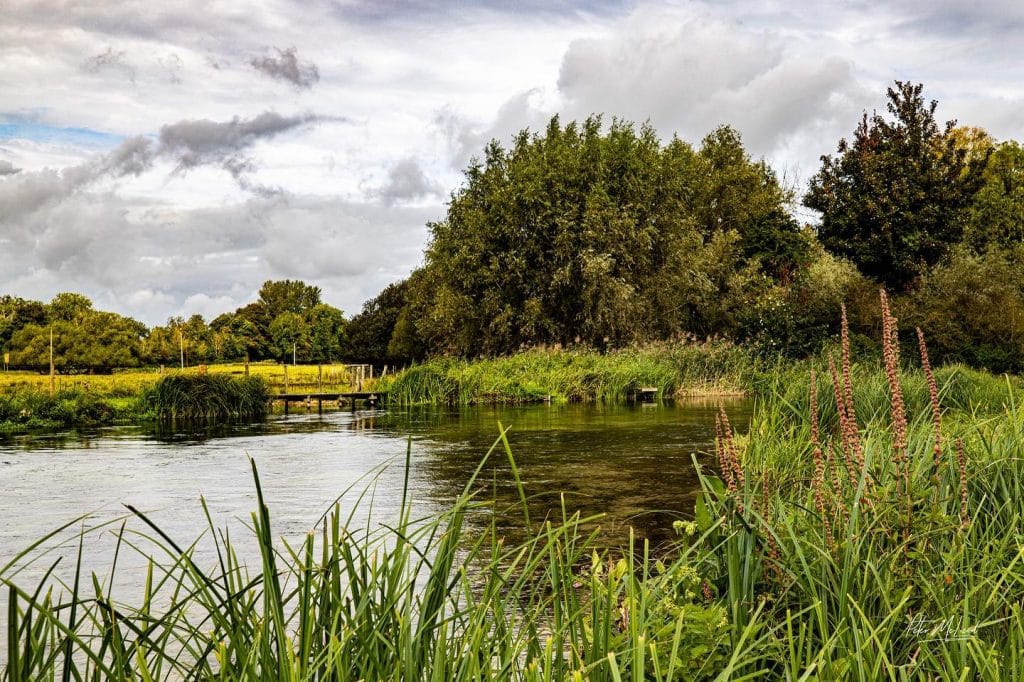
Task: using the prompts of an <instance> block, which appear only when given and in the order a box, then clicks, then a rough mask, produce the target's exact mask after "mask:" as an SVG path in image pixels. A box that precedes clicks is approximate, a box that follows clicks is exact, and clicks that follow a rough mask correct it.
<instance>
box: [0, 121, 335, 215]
mask: <svg viewBox="0 0 1024 682" xmlns="http://www.w3.org/2000/svg"><path fill="white" fill-rule="evenodd" d="M318 120H322V119H320V118H319V117H317V116H315V115H313V114H304V115H300V116H281V115H280V114H277V113H274V112H269V111H268V112H264V113H262V114H260V115H258V116H255V117H253V118H250V119H241V118H238V117H235V118H233V119H232V120H230V121H223V122H218V121H210V120H205V119H203V120H191V121H179V122H178V123H172V124H170V125H165V126H163V127H162V128H161V129H160V135H159V146H155V145H154V144H153V142H152V141H151V140H150V139H149V138H146V137H142V136H137V137H131V138H128V139H126V140H125V141H123V142H122V143H121V144H120V145H118V146H117V147H115V148H114V149H113V150H112V151H110V152H108V153H106V154H103V155H101V156H98V157H95V158H93V159H90V160H88V161H85V162H83V163H81V164H79V165H77V166H70V167H67V168H63V169H61V170H52V169H48V168H47V169H43V170H40V171H35V172H32V173H20V174H18V175H16V176H13V177H11V178H9V180H8V181H6V182H4V183H2V184H0V205H2V206H3V207H4V211H3V213H2V214H0V224H5V223H13V222H14V221H16V220H17V219H18V218H20V217H23V216H25V215H28V214H30V213H33V212H35V211H37V210H39V209H42V208H45V207H49V206H52V205H54V204H56V203H60V202H62V201H64V200H65V199H67V198H69V197H71V196H72V195H74V194H75V193H77V192H79V191H82V190H86V189H88V188H89V187H90V186H92V185H94V184H95V183H97V182H99V181H100V180H103V179H107V178H114V179H116V178H123V177H126V176H138V175H141V174H142V173H144V172H146V171H147V170H149V169H150V168H152V166H153V163H154V161H155V160H157V159H166V160H169V161H171V162H172V163H174V164H175V172H177V173H183V172H186V171H188V170H191V169H193V168H196V167H198V166H201V165H215V166H220V167H221V168H223V169H224V170H225V171H227V172H228V173H230V174H231V176H232V177H233V178H234V179H235V180H236V182H238V184H239V186H240V187H241V188H242V189H244V190H246V191H249V192H251V193H253V194H256V195H258V196H263V197H270V196H274V195H276V194H278V193H279V192H280V190H279V189H277V188H272V187H267V186H265V185H261V184H258V183H255V182H252V181H251V180H250V179H249V177H248V176H249V175H250V174H251V173H252V172H253V171H255V170H256V164H255V162H254V161H252V160H251V159H249V158H248V157H246V156H245V151H246V150H247V149H248V148H249V147H251V146H252V145H253V144H255V143H256V142H258V141H260V140H265V139H270V138H272V137H274V136H276V135H279V134H281V133H284V132H286V131H289V130H294V129H297V128H299V127H301V126H303V125H306V124H309V123H313V122H315V121H318ZM0 171H2V167H0ZM8 174H9V173H8Z"/></svg>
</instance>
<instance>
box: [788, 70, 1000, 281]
mask: <svg viewBox="0 0 1024 682" xmlns="http://www.w3.org/2000/svg"><path fill="white" fill-rule="evenodd" d="M922 90H923V86H921V85H913V84H911V83H903V82H900V81H897V82H896V87H895V88H889V90H888V97H889V102H888V104H887V108H888V111H889V114H890V115H891V116H892V118H893V120H892V121H890V120H887V119H886V118H885V117H883V116H882V115H880V114H877V113H876V114H874V115H873V116H872V117H871V118H870V119H869V118H868V116H867V114H866V113H865V115H864V118H863V119H862V120H861V122H860V124H859V125H858V126H857V129H856V131H854V137H853V141H852V143H848V142H847V141H846V140H845V139H844V140H841V141H840V143H839V148H838V154H837V156H835V157H831V156H826V157H823V158H822V167H821V170H820V171H818V174H817V175H815V176H814V178H813V179H812V180H811V186H810V190H809V191H808V193H807V196H806V197H805V198H804V205H806V206H807V207H809V208H812V209H815V210H817V211H821V214H822V219H821V227H820V229H819V231H818V236H819V238H820V239H821V243H822V244H823V245H824V246H825V248H827V249H828V250H830V251H831V252H833V253H835V254H837V255H839V256H842V257H844V258H849V259H850V260H851V261H853V263H854V264H856V265H857V267H858V268H860V270H861V271H862V272H863V273H864V274H865V275H868V276H869V277H872V278H874V279H876V280H878V281H881V282H884V283H885V284H886V285H888V286H891V287H894V288H896V289H903V288H904V287H906V286H907V285H908V284H909V283H910V282H912V281H913V280H914V279H915V278H917V277H919V276H920V275H921V274H922V273H923V272H924V271H925V268H926V267H927V266H929V265H932V264H934V263H935V262H937V261H938V260H939V259H940V258H941V257H942V256H943V255H944V254H945V253H946V252H947V251H948V249H949V248H950V247H951V246H952V245H954V244H956V243H957V242H959V241H960V239H961V237H962V236H963V233H964V226H965V223H966V222H967V209H968V207H969V206H970V204H971V201H972V199H973V197H974V195H975V193H976V192H977V191H978V190H979V188H980V187H981V186H982V182H983V177H982V173H983V170H984V168H985V162H986V160H987V158H988V154H987V152H985V153H984V154H982V155H980V156H978V155H975V156H973V157H971V158H968V151H967V150H966V149H964V148H963V146H962V145H960V144H958V140H957V137H956V136H955V135H952V134H951V133H952V131H953V129H954V123H953V122H949V123H947V124H946V126H945V129H944V130H941V129H940V128H939V126H938V124H937V123H936V121H935V108H936V102H934V101H932V102H931V103H930V104H926V103H925V101H924V98H923V96H922V94H921V93H922Z"/></svg>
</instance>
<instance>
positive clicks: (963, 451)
mask: <svg viewBox="0 0 1024 682" xmlns="http://www.w3.org/2000/svg"><path fill="white" fill-rule="evenodd" d="M883 305H884V304H883ZM883 311H884V312H883V347H884V355H883V360H882V362H881V364H880V365H875V364H873V363H866V364H863V365H862V364H859V363H857V362H855V361H854V360H853V359H852V358H851V355H850V352H849V345H848V343H845V334H844V343H843V344H841V346H840V347H839V349H837V351H836V353H834V354H833V355H830V356H827V357H822V358H819V359H818V360H817V361H816V362H814V363H809V365H807V366H804V367H799V368H793V369H792V370H790V371H788V372H781V373H779V374H777V375H776V376H775V377H774V380H773V381H774V383H773V384H772V388H765V387H762V389H761V390H760V392H759V395H760V396H761V397H759V399H758V400H757V405H756V408H755V413H754V416H753V417H752V419H751V423H750V429H749V432H748V433H747V434H746V435H744V436H742V437H741V436H738V435H735V433H734V429H733V427H732V425H731V424H730V422H729V415H728V413H727V412H726V411H725V410H724V409H723V410H721V412H720V414H719V418H718V429H717V431H718V433H717V438H716V442H715V447H714V452H713V453H712V454H713V455H714V458H715V462H716V464H715V465H713V466H710V467H708V466H704V467H702V466H701V464H700V460H699V459H697V458H695V460H694V466H695V467H697V468H698V470H699V472H700V484H701V491H702V492H701V495H700V497H699V499H698V502H697V504H696V507H695V509H694V513H693V518H692V520H691V521H680V522H678V523H677V524H676V526H675V529H676V538H677V539H676V541H675V542H673V543H672V544H671V545H669V546H664V547H651V546H648V545H646V544H641V543H636V542H630V543H628V544H627V545H626V546H623V547H613V548H607V547H602V546H600V545H599V544H598V543H596V542H595V540H594V537H595V536H594V535H593V534H592V531H585V530H583V529H584V528H585V527H587V528H589V527H590V526H589V525H587V524H589V523H590V522H592V521H594V519H580V518H579V517H578V516H575V515H572V514H570V513H569V512H568V511H563V513H562V514H560V515H557V516H556V517H555V518H543V519H541V518H531V517H530V514H529V510H528V505H527V504H526V501H527V498H528V495H530V493H531V491H528V490H525V489H524V488H523V486H522V484H521V481H520V479H519V476H518V470H517V468H516V466H515V458H514V455H513V452H512V449H511V447H510V446H509V443H508V440H507V439H506V437H505V434H504V432H501V433H500V435H499V437H498V438H497V439H496V441H495V443H494V446H493V447H492V448H491V450H490V451H489V452H487V453H485V454H484V455H483V457H482V459H481V463H480V466H479V468H478V469H477V474H478V476H474V477H473V479H472V480H470V481H469V482H468V483H467V484H466V486H465V489H464V491H463V494H462V495H461V496H459V497H458V498H457V499H456V500H454V501H453V502H452V504H451V507H450V508H449V509H448V511H447V512H446V513H445V514H442V515H441V516H440V517H431V518H415V517H414V516H413V514H412V508H413V507H412V505H411V502H409V501H407V502H405V503H403V504H402V509H403V512H402V513H401V514H400V515H399V517H398V518H396V519H386V520H383V521H384V523H383V524H382V525H378V526H359V527H355V526H354V525H353V524H351V522H350V517H349V516H348V515H347V514H346V513H345V512H344V511H343V510H344V509H345V508H349V507H352V508H354V507H355V506H358V505H361V504H368V503H369V498H368V496H369V495H370V494H371V490H370V489H369V488H368V489H367V490H366V491H363V492H362V493H360V492H359V491H350V492H349V497H347V498H345V502H344V504H341V503H339V504H338V505H337V506H335V507H334V508H332V509H329V510H327V512H326V513H325V515H324V516H323V517H322V518H321V520H320V523H319V524H318V525H317V527H316V529H315V530H314V531H313V532H311V533H310V534H309V535H308V536H307V537H306V538H305V539H304V540H302V541H300V542H298V543H297V544H288V543H284V542H283V541H279V540H277V539H276V538H275V535H274V532H273V526H272V524H271V520H272V510H271V509H269V508H268V507H267V505H266V504H265V503H264V500H263V498H262V493H261V486H260V482H259V476H258V472H257V471H256V468H255V466H254V467H253V475H254V487H255V490H256V492H257V509H256V510H255V511H254V512H253V514H252V517H251V527H250V532H251V534H252V539H254V540H255V542H256V544H257V546H258V547H259V556H260V561H259V562H258V563H257V564H256V565H252V564H251V563H249V562H245V561H243V560H242V559H241V558H240V555H239V552H238V551H237V550H236V549H235V547H236V545H237V543H238V542H239V539H238V538H237V537H229V536H228V535H226V534H225V533H221V532H218V530H217V529H216V528H214V527H213V525H212V521H211V527H210V528H208V529H207V530H206V533H205V534H206V539H207V540H208V541H211V542H214V543H216V549H217V555H218V557H219V559H218V561H217V562H215V563H214V565H212V566H208V565H202V566H201V565H198V563H197V562H195V561H193V559H192V553H193V550H194V541H195V539H194V538H181V539H174V538H171V537H169V536H168V535H167V534H165V533H164V532H163V531H162V530H161V529H160V528H159V527H158V526H157V525H156V524H154V523H153V522H152V521H151V520H150V519H148V518H147V517H146V516H145V515H144V514H142V513H141V512H138V511H136V510H134V509H130V510H129V511H130V514H129V515H128V516H127V517H126V518H125V519H123V520H122V521H119V522H117V523H114V524H112V525H108V526H106V527H104V528H99V529H93V530H92V531H90V532H112V533H114V534H115V535H116V537H117V540H118V550H117V552H115V553H114V555H113V556H112V558H111V569H110V571H109V573H108V574H107V575H105V576H101V575H83V574H81V572H80V571H76V572H75V574H74V578H73V579H72V580H70V581H68V582H66V583H57V584H56V585H55V584H53V582H52V581H47V580H46V579H44V580H43V581H41V582H38V583H35V584H30V585H19V579H18V578H19V566H20V565H22V564H23V563H24V562H25V561H26V560H28V559H30V558H35V559H36V560H37V561H45V562H46V564H44V565H51V564H53V562H54V560H55V558H56V557H55V556H54V554H53V552H52V551H46V550H45V549H44V547H46V546H48V545H49V544H51V543H50V541H51V540H52V539H53V538H55V537H57V536H59V535H60V534H61V533H67V532H68V530H69V529H70V528H71V527H73V526H75V525H76V524H77V523H78V521H71V522H70V523H69V525H68V526H67V527H65V528H64V529H57V530H55V531H54V534H53V535H49V536H45V537H42V538H41V539H40V541H39V542H38V543H36V544H35V545H34V546H33V547H30V548H28V549H27V550H26V552H25V553H24V554H22V555H19V556H18V557H15V558H14V559H13V560H12V561H10V562H8V564H7V565H5V566H2V567H0V580H2V581H3V583H4V584H5V585H6V586H7V588H8V590H9V591H10V604H11V605H10V608H9V614H8V626H7V628H8V631H7V641H8V651H9V652H10V653H9V656H10V660H9V662H8V665H7V668H6V672H5V679H8V680H18V681H21V680H39V679H56V678H57V677H58V676H60V677H62V678H63V679H115V678H116V679H128V680H163V679H224V680H256V679H276V680H347V679H389V680H409V679H422V680H608V681H614V682H619V681H621V680H634V681H637V682H639V681H640V680H659V681H660V680H744V679H751V680H753V679H780V680H883V679H884V680H910V679H928V680H993V681H994V680H1017V679H1021V678H1022V677H1024V660H1022V659H1024V653H1022V652H1024V601H1022V598H1024V537H1022V536H1021V531H1020V528H1021V527H1022V520H1024V518H1022V517H1024V498H1022V497H1021V495H1020V494H1019V493H1020V491H1021V490H1022V489H1024V459H1022V458H1021V457H1020V452H1021V448H1022V446H1024V412H1022V411H1021V410H1020V407H1019V405H1018V396H1019V394H1020V393H1019V384H1018V382H1017V380H1015V379H1010V378H1005V377H1004V378H1000V377H995V376H991V375H986V374H984V373H980V372H974V371H970V370H965V369H963V368H959V367H949V368H941V369H938V370H935V369H933V368H932V367H931V365H930V363H929V361H928V356H927V346H926V341H925V339H924V337H923V335H921V336H920V337H919V343H918V352H917V353H916V355H917V356H918V357H916V358H914V359H913V360H911V359H910V358H908V357H906V353H904V354H903V355H901V348H900V345H899V344H898V343H897V338H898V332H897V330H896V322H895V320H894V319H893V318H892V316H891V314H890V313H889V312H888V309H887V307H883ZM911 365H913V366H915V367H916V369H914V370H913V371H910V370H909V369H908V367H909V366H911ZM494 458H503V459H506V460H507V461H508V462H509V463H510V465H511V471H512V475H513V478H514V480H515V483H516V486H517V488H518V490H519V503H518V507H519V509H520V512H519V513H520V514H521V516H522V522H523V525H524V527H526V528H527V529H529V533H528V535H527V539H526V540H524V541H522V542H515V543H507V542H506V540H505V538H503V537H502V536H501V534H500V533H499V532H498V530H497V527H496V526H495V525H493V523H492V525H491V526H490V527H489V528H488V529H485V530H484V531H482V532H474V531H470V530H468V528H469V526H468V525H467V524H466V523H465V521H466V519H467V517H468V516H469V515H470V514H479V513H487V510H488V509H489V506H488V497H487V487H488V486H487V483H486V472H487V470H488V469H487V464H488V462H489V461H490V460H492V459H494ZM407 465H408V462H407ZM407 470H408V466H407ZM500 511H502V512H508V511H509V510H500ZM492 518H494V515H492ZM83 532H84V531H83ZM76 544H77V547H78V552H79V557H78V559H77V563H78V565H81V564H80V553H81V552H82V551H85V550H84V549H83V548H84V547H86V546H87V538H85V537H82V539H81V541H80V542H78V543H76ZM65 547H66V545H65ZM118 552H141V553H143V555H144V556H146V557H147V558H148V561H149V562H150V563H149V569H148V573H147V579H146V587H145V590H144V593H143V595H142V596H141V598H139V597H134V596H132V597H129V596H128V595H121V594H118V595H112V594H111V593H110V586H111V585H113V584H114V580H113V577H112V576H113V574H114V573H116V570H117V553H118ZM69 559H70V561H71V562H72V563H75V562H76V557H75V556H74V552H72V556H70V557H69ZM53 565H56V564H53ZM51 570H52V569H51ZM48 575H52V573H51V574H48Z"/></svg>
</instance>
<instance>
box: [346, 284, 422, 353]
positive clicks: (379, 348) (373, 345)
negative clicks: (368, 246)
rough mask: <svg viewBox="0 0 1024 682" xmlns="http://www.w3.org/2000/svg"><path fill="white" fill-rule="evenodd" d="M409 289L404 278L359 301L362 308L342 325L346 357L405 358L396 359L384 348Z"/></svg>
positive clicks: (406, 300)
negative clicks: (344, 332)
mask: <svg viewBox="0 0 1024 682" xmlns="http://www.w3.org/2000/svg"><path fill="white" fill-rule="evenodd" d="M409 288H410V287H409V281H408V280H401V281H399V282H395V283H393V284H389V285H388V286H387V287H385V288H384V290H383V291H381V292H380V293H379V294H377V295H376V296H375V297H373V298H371V299H370V300H368V301H367V302H366V303H364V304H363V309H362V311H361V312H360V313H359V314H358V315H356V316H355V317H353V318H352V319H351V320H349V322H348V325H347V327H346V336H347V342H346V344H345V348H344V353H345V355H346V356H347V357H349V358H351V359H352V360H357V361H360V362H375V361H384V360H395V359H400V360H407V359H409V358H407V357H399V358H396V357H394V356H392V355H391V353H389V350H388V344H389V343H390V342H391V337H392V335H393V334H394V331H395V326H396V324H397V323H398V318H399V315H401V313H402V310H403V309H404V308H405V306H406V304H407V303H408V302H409V296H408V294H409Z"/></svg>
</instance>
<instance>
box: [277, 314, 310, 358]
mask: <svg viewBox="0 0 1024 682" xmlns="http://www.w3.org/2000/svg"><path fill="white" fill-rule="evenodd" d="M270 338H271V339H273V343H274V346H273V348H274V353H275V355H276V357H278V358H280V359H282V360H285V361H288V360H289V359H292V358H293V357H294V356H297V355H299V353H300V351H301V354H302V356H303V357H306V356H307V355H308V350H309V348H308V347H309V335H308V330H307V328H306V322H305V320H303V319H302V316H301V315H299V314H298V313H293V312H291V311H285V312H283V313H281V314H280V315H278V316H277V317H275V318H274V321H273V322H271V323H270Z"/></svg>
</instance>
